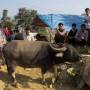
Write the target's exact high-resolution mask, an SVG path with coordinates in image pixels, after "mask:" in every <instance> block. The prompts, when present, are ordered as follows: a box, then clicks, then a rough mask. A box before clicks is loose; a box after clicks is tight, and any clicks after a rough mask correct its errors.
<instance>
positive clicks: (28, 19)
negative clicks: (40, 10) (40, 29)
mask: <svg viewBox="0 0 90 90" xmlns="http://www.w3.org/2000/svg"><path fill="white" fill-rule="evenodd" d="M36 15H37V11H36V10H28V9H26V8H20V9H19V12H18V14H17V15H16V16H15V19H16V21H17V25H20V26H24V27H25V26H28V25H31V24H32V22H33V19H34V18H35V17H36Z"/></svg>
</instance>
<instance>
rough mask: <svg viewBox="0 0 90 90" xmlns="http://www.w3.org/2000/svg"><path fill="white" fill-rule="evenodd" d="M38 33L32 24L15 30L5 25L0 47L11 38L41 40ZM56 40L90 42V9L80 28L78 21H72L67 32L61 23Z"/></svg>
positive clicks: (0, 35) (83, 43) (1, 34)
mask: <svg viewBox="0 0 90 90" xmlns="http://www.w3.org/2000/svg"><path fill="white" fill-rule="evenodd" d="M36 34H37V33H33V31H32V28H31V27H30V26H27V27H25V28H24V29H23V28H16V29H15V30H13V31H12V30H11V29H9V28H8V27H7V26H5V27H3V29H1V30H0V47H2V46H3V45H4V44H5V43H6V42H9V41H11V40H30V41H31V40H32V41H35V40H37V39H38V40H40V38H41V37H40V35H39V34H37V35H36ZM54 42H55V43H65V42H68V43H70V44H73V45H76V44H78V45H85V44H90V9H89V8H86V9H85V18H84V22H83V24H81V27H80V30H78V29H77V24H76V23H72V26H71V30H70V31H69V32H67V31H66V30H65V28H64V24H63V23H59V24H58V28H57V30H56V33H55V37H54Z"/></svg>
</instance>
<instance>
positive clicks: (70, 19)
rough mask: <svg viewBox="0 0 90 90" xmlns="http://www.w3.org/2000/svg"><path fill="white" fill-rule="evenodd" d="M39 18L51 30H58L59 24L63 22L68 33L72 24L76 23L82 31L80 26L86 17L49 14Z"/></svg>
mask: <svg viewBox="0 0 90 90" xmlns="http://www.w3.org/2000/svg"><path fill="white" fill-rule="evenodd" d="M38 17H39V18H40V19H41V21H43V22H44V23H45V24H46V25H47V26H48V27H50V28H51V29H55V28H57V26H58V23H60V22H62V23H63V24H64V26H65V29H66V30H67V31H69V30H70V29H71V25H72V23H76V24H77V28H78V29H80V25H81V24H82V23H83V20H84V17H83V16H81V15H64V14H48V15H38Z"/></svg>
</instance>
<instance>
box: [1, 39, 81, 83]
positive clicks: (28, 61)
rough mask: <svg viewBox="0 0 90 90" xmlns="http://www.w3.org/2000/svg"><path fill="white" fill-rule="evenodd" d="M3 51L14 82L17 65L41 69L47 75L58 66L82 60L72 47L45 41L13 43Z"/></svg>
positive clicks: (19, 41) (18, 41)
mask: <svg viewBox="0 0 90 90" xmlns="http://www.w3.org/2000/svg"><path fill="white" fill-rule="evenodd" d="M2 51H3V55H4V58H5V61H6V65H7V70H8V73H9V75H10V76H11V77H12V79H13V81H15V73H14V72H15V67H16V64H17V65H20V66H23V67H29V68H30V67H31V68H33V67H40V68H41V71H42V74H45V73H46V71H47V70H49V69H50V68H52V66H54V65H56V64H59V63H64V62H66V61H69V62H76V61H79V60H80V54H79V53H78V52H77V51H76V49H75V48H74V47H72V46H71V45H68V44H65V45H63V46H62V45H55V44H51V43H49V42H45V41H24V40H17V41H11V42H10V43H8V44H6V45H5V46H4V47H3V50H2Z"/></svg>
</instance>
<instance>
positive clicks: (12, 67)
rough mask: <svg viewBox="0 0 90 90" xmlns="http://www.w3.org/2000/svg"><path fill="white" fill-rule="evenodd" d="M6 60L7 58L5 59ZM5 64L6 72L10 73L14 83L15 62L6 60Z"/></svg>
mask: <svg viewBox="0 0 90 90" xmlns="http://www.w3.org/2000/svg"><path fill="white" fill-rule="evenodd" d="M7 61H8V60H7ZM6 64H7V71H8V74H9V75H10V77H11V79H12V81H13V82H14V83H16V79H15V67H16V66H15V64H14V62H6Z"/></svg>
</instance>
